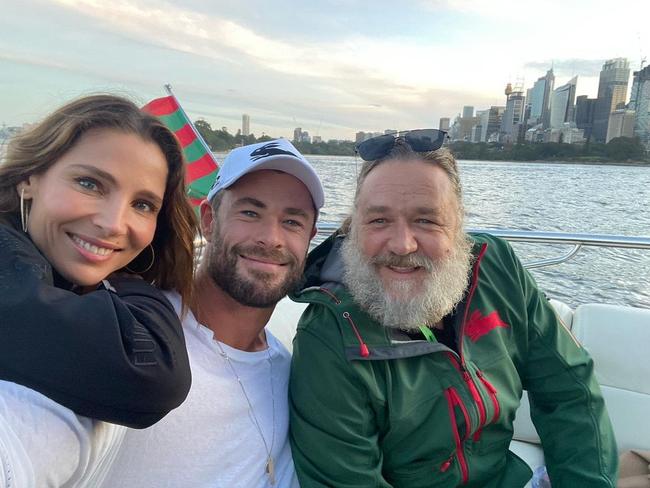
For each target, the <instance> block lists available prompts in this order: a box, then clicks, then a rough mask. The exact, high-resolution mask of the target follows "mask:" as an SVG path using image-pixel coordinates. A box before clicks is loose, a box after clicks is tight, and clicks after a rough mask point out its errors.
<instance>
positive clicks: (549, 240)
mask: <svg viewBox="0 0 650 488" xmlns="http://www.w3.org/2000/svg"><path fill="white" fill-rule="evenodd" d="M317 227H318V233H317V236H316V238H315V239H314V241H313V242H316V243H318V242H322V241H323V240H324V239H325V238H326V237H327V236H329V235H330V234H332V233H333V232H334V231H336V230H337V229H338V227H339V226H338V224H335V223H330V222H321V223H319V224H318V226H317ZM466 230H467V232H477V233H487V234H492V235H494V236H497V237H500V238H502V239H506V240H507V241H510V242H525V243H529V244H562V245H566V246H572V247H571V248H570V249H569V250H568V251H567V252H566V253H565V254H562V255H560V256H557V257H552V258H547V259H539V260H535V261H530V262H525V263H524V266H525V267H526V268H529V269H532V268H541V267H544V266H554V265H556V264H560V263H564V262H565V261H568V260H569V259H571V258H572V257H574V256H575V255H576V254H577V253H578V252H579V251H580V249H582V248H583V247H607V248H627V249H647V250H650V237H643V236H641V237H639V236H621V235H608V234H579V233H572V232H539V231H531V230H513V229H479V228H469V229H466ZM195 244H196V247H197V250H199V253H198V254H199V255H200V254H201V253H200V251H201V250H202V248H203V245H204V241H203V240H197V242H196V243H195Z"/></svg>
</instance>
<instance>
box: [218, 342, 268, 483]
mask: <svg viewBox="0 0 650 488" xmlns="http://www.w3.org/2000/svg"><path fill="white" fill-rule="evenodd" d="M214 342H216V343H217V346H218V347H219V352H220V354H221V357H222V358H223V359H224V360H225V361H226V363H228V366H229V367H230V370H231V371H232V374H233V375H234V376H235V378H236V379H237V383H239V388H241V392H242V393H243V394H244V398H245V399H246V403H247V404H248V411H249V412H250V416H251V418H252V419H253V424H255V428H256V429H257V432H258V433H259V435H260V438H261V439H262V443H263V444H264V450H265V451H266V467H265V469H264V471H265V473H266V476H268V478H269V483H271V485H275V463H274V462H273V456H272V453H273V445H274V443H275V392H274V391H273V360H272V359H271V348H270V347H267V349H266V354H267V355H268V357H269V369H270V377H271V408H272V410H271V412H272V415H271V425H272V428H273V430H272V434H271V448H270V449H269V446H268V444H267V442H266V438H265V437H264V433H263V432H262V427H260V422H259V420H258V419H257V415H255V410H254V409H253V404H252V403H251V401H250V398H248V394H247V393H246V388H244V383H243V382H242V380H241V378H240V377H239V375H238V374H237V370H236V369H235V367H234V366H233V364H232V361H231V359H230V356H228V354H227V353H226V351H225V350H224V348H223V346H222V345H221V342H219V341H218V340H216V339H215V340H214Z"/></svg>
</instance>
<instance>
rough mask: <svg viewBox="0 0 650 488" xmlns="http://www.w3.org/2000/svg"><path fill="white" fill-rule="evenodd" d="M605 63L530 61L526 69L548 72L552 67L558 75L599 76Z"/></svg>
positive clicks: (574, 60) (563, 60)
mask: <svg viewBox="0 0 650 488" xmlns="http://www.w3.org/2000/svg"><path fill="white" fill-rule="evenodd" d="M604 62H605V60H604V59H547V60H544V61H530V62H528V63H526V64H524V69H531V70H537V71H540V72H542V71H543V72H546V70H548V69H549V68H550V67H551V66H552V67H553V72H554V73H555V74H556V75H561V76H574V75H579V76H598V73H600V70H601V68H602V67H603V63H604ZM540 76H541V75H540Z"/></svg>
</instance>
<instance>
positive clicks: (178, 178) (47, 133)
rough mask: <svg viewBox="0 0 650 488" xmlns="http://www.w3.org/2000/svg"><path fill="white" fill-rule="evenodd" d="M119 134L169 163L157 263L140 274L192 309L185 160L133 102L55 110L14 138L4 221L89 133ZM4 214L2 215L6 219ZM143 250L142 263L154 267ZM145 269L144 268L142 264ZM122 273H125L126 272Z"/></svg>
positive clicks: (4, 185) (81, 103)
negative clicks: (34, 182) (26, 189)
mask: <svg viewBox="0 0 650 488" xmlns="http://www.w3.org/2000/svg"><path fill="white" fill-rule="evenodd" d="M96 129H111V130H118V131H121V132H124V133H127V134H136V135H138V136H139V137H141V138H142V139H143V140H144V141H150V142H153V143H154V144H156V145H157V146H158V147H159V148H160V150H161V151H162V153H163V154H164V156H165V159H166V160H167V167H168V175H167V184H166V187H165V195H164V199H163V204H162V207H161V209H160V213H159V214H158V221H157V225H156V232H155V234H154V237H153V241H152V242H151V245H152V246H153V250H154V253H155V259H154V261H153V265H152V266H151V268H150V269H148V270H146V271H144V272H142V273H137V274H139V275H140V276H142V278H143V279H145V280H146V281H148V282H150V283H153V284H155V285H156V286H158V287H159V288H161V289H164V290H171V289H175V290H177V291H178V292H179V294H180V295H181V297H182V298H183V303H185V304H189V303H190V301H191V296H192V274H193V262H194V238H195V237H196V235H197V232H198V224H197V219H196V215H195V214H194V211H193V210H192V207H191V206H190V204H189V202H188V200H187V197H186V194H185V160H184V158H183V152H182V149H181V146H180V144H179V142H178V140H177V139H176V136H174V134H173V133H172V132H171V131H170V130H169V129H167V127H165V126H164V125H163V124H162V122H160V121H159V120H158V119H157V118H156V117H154V116H152V115H149V114H146V113H144V112H142V111H141V110H140V109H139V108H138V106H137V105H135V104H134V103H133V102H131V101H130V100H127V99H125V98H122V97H118V96H115V95H91V96H86V97H82V98H79V99H77V100H74V101H72V102H70V103H68V104H66V105H64V106H63V107H61V108H59V109H57V110H55V111H54V112H53V113H51V114H50V115H48V116H47V117H46V118H45V119H44V120H43V121H41V122H39V123H37V124H36V125H34V126H33V127H31V128H29V129H27V130H25V131H24V132H22V133H20V134H19V135H17V136H16V137H14V138H13V139H12V140H11V141H10V143H9V145H8V147H7V154H6V157H5V158H4V162H3V163H2V164H0V218H2V217H4V219H6V218H7V217H13V218H18V216H19V214H20V199H19V196H18V191H17V189H16V188H17V185H18V184H19V183H20V182H22V181H24V180H26V179H27V178H29V177H30V176H32V175H38V174H42V173H45V172H46V171H47V170H48V169H49V168H50V167H51V166H52V165H54V164H55V163H56V162H57V161H58V160H59V159H60V158H61V157H62V156H63V155H64V154H65V153H66V152H67V151H69V150H70V149H71V148H72V147H73V146H74V145H75V144H76V143H77V142H78V141H79V139H80V138H81V137H82V136H83V135H84V134H85V133H86V132H88V131H90V130H96ZM3 214H4V215H3ZM150 252H151V251H150V250H147V249H145V250H144V251H142V253H141V255H146V256H147V257H146V258H145V257H142V258H140V259H138V257H136V258H135V259H134V261H138V264H135V263H134V264H132V265H130V266H129V267H133V268H135V269H137V268H140V269H142V268H144V267H146V266H147V264H148V263H149V262H150V258H149V257H148V256H149V255H150ZM142 262H144V263H145V264H144V265H142V264H141V263H142ZM122 271H127V272H128V270H126V269H123V270H122Z"/></svg>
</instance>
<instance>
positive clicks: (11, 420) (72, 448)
mask: <svg viewBox="0 0 650 488" xmlns="http://www.w3.org/2000/svg"><path fill="white" fill-rule="evenodd" d="M126 430H127V429H126V427H122V426H119V425H113V424H109V423H106V422H101V421H98V420H93V419H89V418H87V417H82V416H80V415H77V414H75V413H74V412H73V411H72V410H70V409H68V408H65V407H63V406H61V405H59V404H58V403H56V402H54V401H52V400H51V399H49V398H48V397H46V396H44V395H42V394H40V393H38V392H36V391H34V390H31V389H30V388H27V387H25V386H22V385H17V384H16V383H12V382H9V381H2V380H0V488H50V487H51V488H59V487H75V488H81V487H93V488H94V487H96V486H99V485H100V484H101V482H102V480H103V479H104V476H105V474H106V471H107V470H108V467H109V466H110V463H111V462H112V460H113V459H114V457H115V455H116V453H117V451H118V449H119V446H120V443H121V441H122V438H123V436H124V433H125V432H126Z"/></svg>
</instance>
